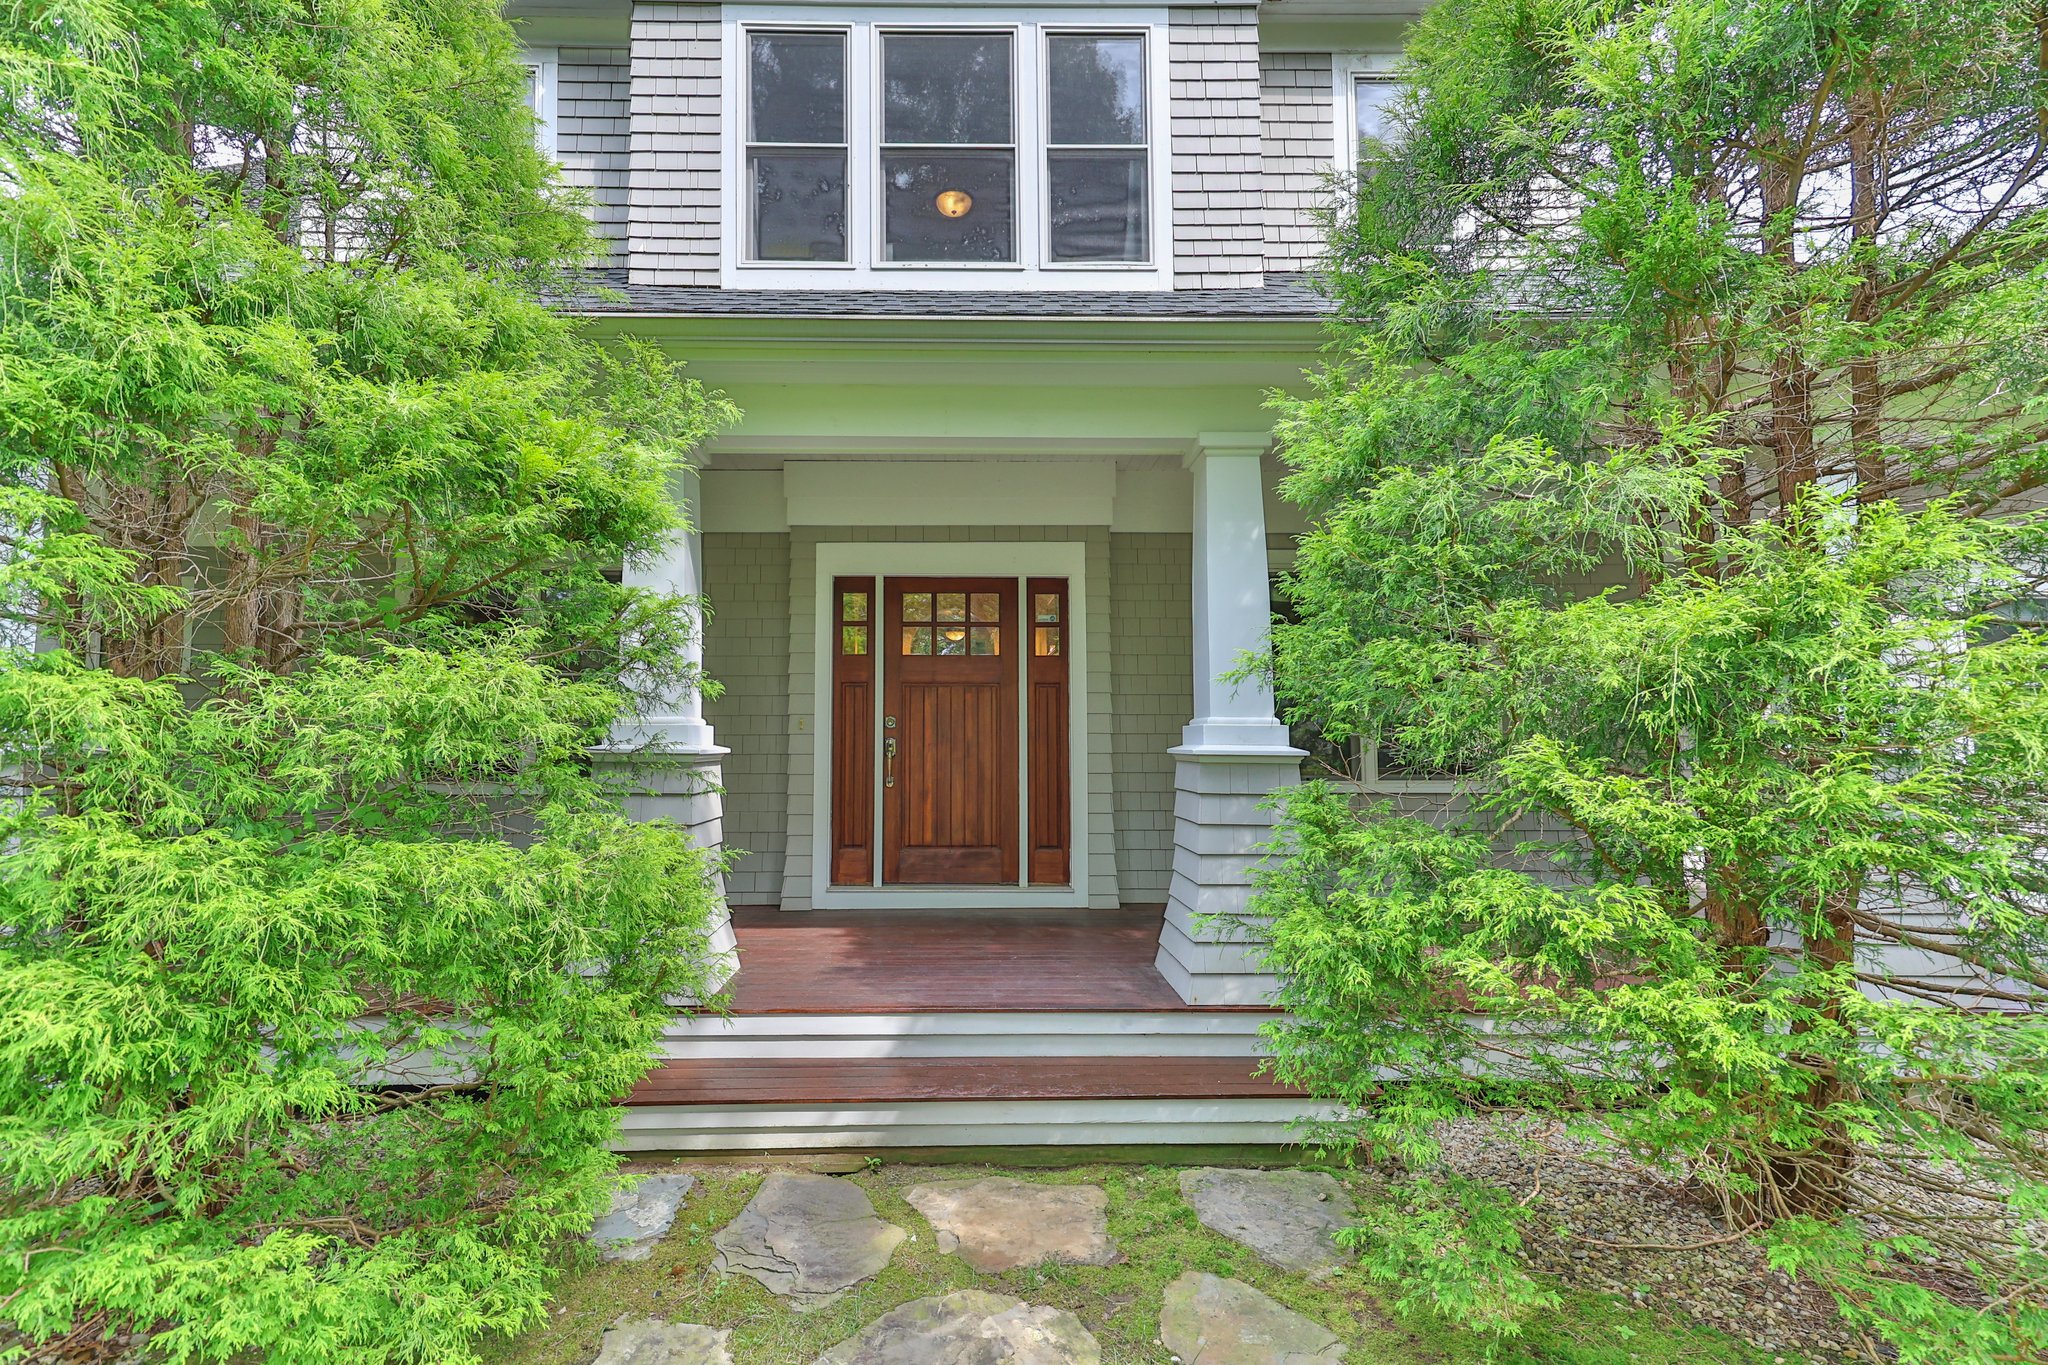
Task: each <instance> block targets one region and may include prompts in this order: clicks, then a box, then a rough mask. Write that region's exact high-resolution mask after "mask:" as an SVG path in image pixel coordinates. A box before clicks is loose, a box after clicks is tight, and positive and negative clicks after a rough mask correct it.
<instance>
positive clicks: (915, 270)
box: [513, 0, 1400, 296]
mask: <svg viewBox="0 0 2048 1365" xmlns="http://www.w3.org/2000/svg"><path fill="white" fill-rule="evenodd" d="M535 3H537V0H529V3H528V5H527V6H525V7H522V6H519V5H515V7H514V10H513V13H514V17H515V19H517V20H518V21H519V23H520V27H521V32H522V36H523V37H525V38H526V39H527V41H528V43H529V45H530V46H529V49H528V62H529V69H530V70H531V72H532V81H531V89H532V92H533V93H532V99H533V101H534V106H535V109H536V112H537V113H538V114H539V115H540V116H541V121H542V124H543V128H544V136H545V137H547V138H548V139H549V140H550V141H551V144H552V145H551V150H552V151H553V153H554V155H555V156H556V157H557V159H558V160H559V161H560V162H561V163H562V166H563V168H564V174H565V177H566V178H568V179H569V180H571V181H572V182H573V183H579V184H582V185H584V186H586V187H588V188H589V189H590V191H591V192H592V196H593V198H594V199H595V200H596V202H597V209H596V213H597V217H598V220H599V222H600V225H601V226H602V227H603V229H604V230H605V232H606V233H607V235H608V236H609V237H610V238H611V239H612V241H613V243H614V253H613V262H612V263H613V265H614V266H615V267H622V268H623V273H624V275H625V277H626V279H625V282H626V283H628V284H629V285H633V286H647V287H677V286H681V287H686V288H705V289H719V290H726V291H801V292H803V293H805V294H807V295H811V294H817V295H822V296H829V295H831V294H832V293H834V292H847V293H854V292H858V293H862V294H877V293H892V294H893V293H903V292H909V291H957V292H963V293H966V292H972V293H976V294H988V293H991V292H1001V293H1005V294H1076V295H1086V294H1091V293H1094V294H1101V293H1112V292H1113V293H1118V294H1144V293H1167V292H1173V291H1186V290H1192V289H1202V290H1241V289H1259V288H1261V287H1262V286H1264V285H1265V284H1266V276H1267V274H1268V273H1269V272H1289V271H1300V270H1303V269H1307V268H1310V267H1312V266H1313V265H1314V264H1315V260H1316V257H1317V254H1318V253H1319V250H1320V242H1321V235H1322V234H1321V228H1320V225H1319V224H1318V223H1317V222H1316V218H1315V214H1316V209H1317V207H1318V206H1319V205H1320V203H1321V202H1322V201H1323V200H1324V199H1325V198H1327V182H1328V172H1329V170H1330V168H1331V167H1332V166H1333V165H1334V164H1337V163H1338V162H1340V161H1341V160H1342V159H1343V157H1344V149H1345V148H1346V147H1347V146H1350V145H1354V144H1353V139H1354V138H1355V136H1356V134H1357V131H1358V130H1359V129H1360V128H1361V127H1364V126H1366V125H1367V124H1369V123H1370V122H1371V120H1372V119H1373V117H1374V114H1375V110H1376V109H1377V107H1378V106H1379V105H1380V104H1381V103H1383V102H1384V98H1385V95H1386V93H1387V92H1388V90H1390V89H1391V87H1390V86H1388V85H1387V83H1386V76H1387V73H1388V71H1389V70H1390V69H1391V65H1392V60H1393V58H1392V55H1391V54H1392V53H1393V52H1394V51H1395V50H1396V48H1397V46H1398V38H1399V26H1400V25H1399V20H1398V19H1391V18H1388V17H1384V16H1375V15H1373V14H1371V13H1368V12H1366V11H1364V10H1361V9H1354V8H1352V7H1350V6H1348V5H1344V4H1338V3H1336V0H1311V3H1317V4H1322V5H1323V6H1324V7H1323V8H1320V9H1318V10H1316V11H1314V13H1313V14H1312V15H1309V16H1307V17H1306V18H1301V19H1299V20H1297V16H1299V15H1300V14H1301V12H1300V11H1294V12H1291V13H1290V14H1286V15H1279V14H1278V13H1277V12H1278V11H1279V10H1280V9H1281V6H1280V5H1278V4H1269V5H1267V6H1266V9H1267V11H1269V13H1268V15H1267V16H1266V17H1265V18H1264V20H1263V21H1262V16H1261V12H1260V10H1259V8H1258V7H1255V6H1251V5H1243V4H1228V3H1208V4H1186V3H1182V4H1173V5H1163V6H1150V7H1131V6H1118V5H1111V4H1096V3H1076V2H1075V0H1064V2H1062V0H1051V3H1038V4H1031V3H1014V4H1012V3H981V4H972V5H954V6H945V7H937V6H930V5H920V4H867V5H842V4H820V3H804V2H802V0H798V3H779V4H768V3H761V4H728V5H704V4H677V3H641V4H632V5H630V6H628V5H621V4H615V3H607V0H591V3H588V4H579V3H576V0H555V3H554V4H553V6H552V7H550V8H548V9H546V10H545V11H542V10H539V9H537V8H534V7H533V5H534V4H535ZM1276 16H1277V17H1276ZM1262 29H1263V30H1264V38H1263V41H1262Z"/></svg>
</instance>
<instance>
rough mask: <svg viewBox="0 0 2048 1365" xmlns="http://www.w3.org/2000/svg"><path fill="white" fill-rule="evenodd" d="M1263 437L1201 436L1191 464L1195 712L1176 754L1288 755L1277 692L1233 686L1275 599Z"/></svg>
mask: <svg viewBox="0 0 2048 1365" xmlns="http://www.w3.org/2000/svg"><path fill="white" fill-rule="evenodd" d="M1272 443H1273V437H1272V434H1271V433H1270V432H1264V431H1236V432H1227V431H1205V432H1203V433H1202V434H1201V435H1200V436H1197V437H1196V438H1195V443H1194V446H1193V448H1192V449H1191V450H1190V452H1189V455H1188V458H1187V466H1188V469H1189V471H1190V472H1191V473H1192V474H1193V475H1194V484H1195V490H1194V491H1195V498H1194V512H1195V521H1194V528H1193V529H1194V542H1195V544H1194V550H1195V556H1194V559H1195V563H1194V570H1195V582H1194V589H1195V592H1194V607H1195V622H1194V625H1195V634H1194V645H1195V648H1194V670H1195V678H1194V683H1195V687H1194V692H1195V714H1194V718H1193V719H1192V720H1190V721H1189V722H1188V724H1187V727H1186V728H1185V729H1184V730H1182V731H1181V744H1180V747H1179V748H1177V749H1175V750H1174V752H1175V753H1176V754H1183V755H1188V756H1198V755H1203V754H1214V755H1217V756H1219V757H1220V756H1224V755H1229V756H1231V757H1245V756H1259V755H1269V756H1273V757H1284V756H1286V755H1290V754H1294V753H1295V752H1296V751H1295V750H1294V749H1292V748H1290V747H1289V746H1288V743H1287V727H1286V726H1285V725H1282V724H1281V723H1280V721H1279V719H1278V718H1277V717H1276V716H1275V715H1274V714H1273V689H1272V686H1271V684H1269V683H1268V682H1267V681H1266V680H1265V679H1264V678H1261V677H1257V676H1253V677H1248V678H1242V679H1239V680H1236V681H1233V682H1226V681H1224V675H1225V674H1228V673H1232V672H1235V671H1236V670H1237V668H1238V666H1239V665H1240V663H1241V662H1242V661H1243V660H1244V659H1245V657H1247V656H1249V655H1256V654H1258V653H1259V652H1260V651H1261V650H1263V649H1264V648H1265V647H1266V633H1267V627H1268V624H1269V623H1270V621H1271V616H1272V598H1271V595H1270V593H1269V592H1268V590H1267V586H1266V478H1265V472H1264V466H1263V465H1262V463H1261V459H1260V457H1262V456H1263V455H1264V454H1265V453H1266V449H1267V447H1269V446H1270V445H1272Z"/></svg>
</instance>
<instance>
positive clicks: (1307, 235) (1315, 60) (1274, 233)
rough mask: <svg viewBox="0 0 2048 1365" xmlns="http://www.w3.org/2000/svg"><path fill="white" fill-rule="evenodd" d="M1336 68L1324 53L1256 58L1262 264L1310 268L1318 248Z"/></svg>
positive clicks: (1326, 192)
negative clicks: (1263, 216) (1262, 192)
mask: <svg viewBox="0 0 2048 1365" xmlns="http://www.w3.org/2000/svg"><path fill="white" fill-rule="evenodd" d="M1334 81H1335V73H1334V69H1333V67H1332V65H1331V59H1330V54H1329V53H1327V52H1267V53H1264V54H1261V56H1260V57H1259V137H1260V162H1261V165H1262V167H1263V170H1264V175H1265V208H1266V219H1265V226H1266V268H1267V269H1268V270H1309V269H1313V268H1314V267H1315V266H1316V265H1317V264H1318V263H1320V261H1321V259H1322V254H1323V225H1322V224H1321V223H1320V222H1318V221H1317V220H1316V209H1317V207H1318V206H1319V205H1321V204H1322V202H1323V201H1324V200H1325V199H1326V198H1327V197H1328V195H1329V185H1328V182H1329V172H1330V150H1331V144H1332V142H1333V141H1334V135H1333V133H1332V131H1331V129H1332V126H1333V121H1332V116H1331V106H1332V103H1333V99H1334V97H1333V95H1332V94H1331V91H1332V90H1333V89H1334V88H1335V86H1334V84H1333V83H1334Z"/></svg>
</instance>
